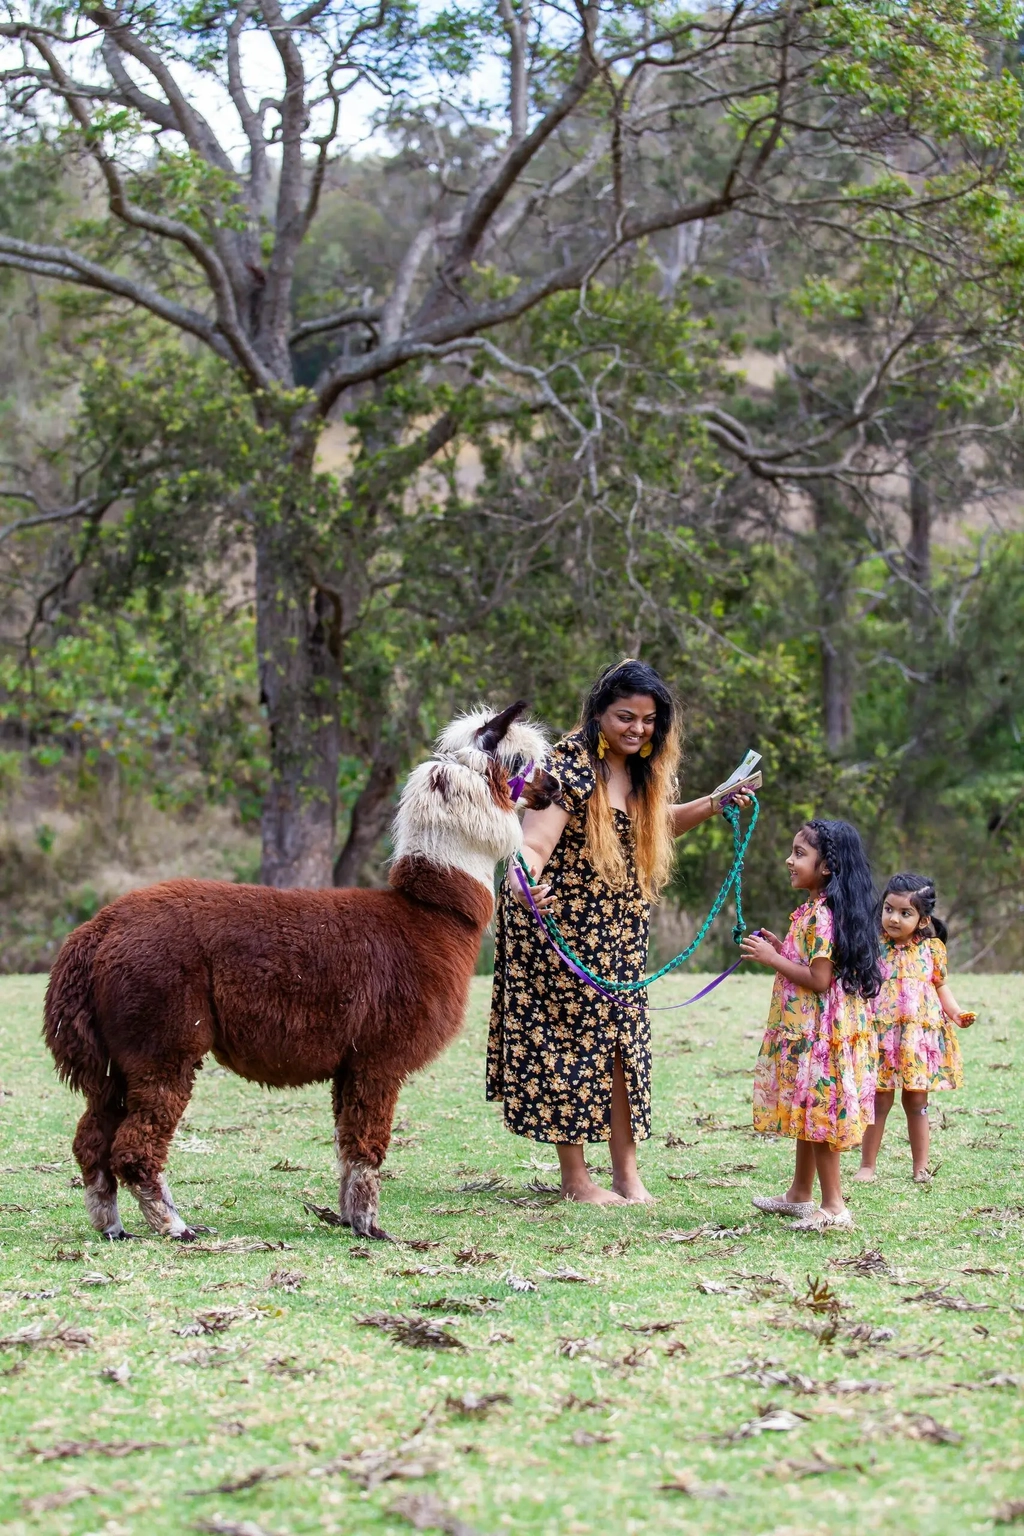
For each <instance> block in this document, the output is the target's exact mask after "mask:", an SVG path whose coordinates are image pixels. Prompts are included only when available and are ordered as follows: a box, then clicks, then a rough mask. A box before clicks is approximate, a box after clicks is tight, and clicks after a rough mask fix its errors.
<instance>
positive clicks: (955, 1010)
mask: <svg viewBox="0 0 1024 1536" xmlns="http://www.w3.org/2000/svg"><path fill="white" fill-rule="evenodd" d="M935 990H936V992H937V993H938V994H939V1002H940V1003H941V1004H942V1011H943V1013H944V1014H945V1015H946V1018H947V1019H952V1021H953V1023H954V1024H959V1023H960V1015H961V1013H962V1012H963V1009H962V1008H961V1007H960V1004H959V1003H958V1002H957V1000H956V998H955V997H954V996H953V994H952V992H951V991H950V990H949V987H948V985H947V984H946V982H943V983H942V986H941V987H936V989H935Z"/></svg>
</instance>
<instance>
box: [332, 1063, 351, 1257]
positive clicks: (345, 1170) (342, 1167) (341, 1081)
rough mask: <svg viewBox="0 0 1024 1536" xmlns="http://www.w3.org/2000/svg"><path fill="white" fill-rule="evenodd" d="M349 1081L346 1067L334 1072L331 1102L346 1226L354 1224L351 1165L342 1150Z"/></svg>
mask: <svg viewBox="0 0 1024 1536" xmlns="http://www.w3.org/2000/svg"><path fill="white" fill-rule="evenodd" d="M347 1082H348V1073H347V1071H346V1070H345V1068H344V1067H339V1068H338V1070H337V1072H335V1074H334V1079H333V1081H332V1083H331V1102H332V1104H333V1107H334V1155H335V1157H336V1158H337V1161H338V1215H339V1216H340V1217H341V1219H342V1221H343V1222H344V1224H345V1226H346V1227H350V1226H351V1225H352V1218H351V1216H350V1214H349V1202H348V1186H349V1178H350V1173H351V1170H350V1167H349V1163H348V1160H347V1158H346V1157H345V1154H344V1152H343V1150H342V1139H341V1122H342V1114H343V1111H344V1105H345V1084H346V1083H347Z"/></svg>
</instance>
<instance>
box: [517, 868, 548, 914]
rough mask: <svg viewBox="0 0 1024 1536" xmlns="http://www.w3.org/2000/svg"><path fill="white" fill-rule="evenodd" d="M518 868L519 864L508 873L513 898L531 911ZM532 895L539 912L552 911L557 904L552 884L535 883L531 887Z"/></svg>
mask: <svg viewBox="0 0 1024 1536" xmlns="http://www.w3.org/2000/svg"><path fill="white" fill-rule="evenodd" d="M517 869H518V865H517V866H515V867H513V868H512V869H510V870H509V875H508V878H509V882H510V884H511V887H512V899H513V901H518V903H519V905H520V906H521V907H524V908H525V909H526V911H527V912H529V911H531V910H532V909H531V907H530V903H529V900H528V898H527V895H526V892H525V891H524V890H523V887H522V883H521V881H520V880H519V876H518V874H517V873H516V870H517ZM530 895H531V896H532V897H533V900H534V904H535V906H536V908H537V911H538V912H550V911H551V909H552V908H553V907H554V905H555V898H554V897H553V896H552V894H551V887H550V885H535V886H533V887H531V890H530Z"/></svg>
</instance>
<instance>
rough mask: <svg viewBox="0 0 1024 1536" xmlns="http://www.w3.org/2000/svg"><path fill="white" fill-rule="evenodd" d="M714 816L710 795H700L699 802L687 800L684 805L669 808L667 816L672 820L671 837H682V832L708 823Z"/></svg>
mask: <svg viewBox="0 0 1024 1536" xmlns="http://www.w3.org/2000/svg"><path fill="white" fill-rule="evenodd" d="M714 814H715V808H714V805H713V803H712V800H711V796H710V795H701V797H700V799H699V800H687V802H686V804H685V805H673V806H671V807H670V809H669V815H670V816H671V818H672V836H673V837H682V835H683V833H684V832H689V831H691V830H692V829H693V828H694V827H699V826H700V824H701V822H703V821H710V820H711V818H712V816H713V815H714Z"/></svg>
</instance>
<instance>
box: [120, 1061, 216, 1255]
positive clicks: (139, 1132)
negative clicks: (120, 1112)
mask: <svg viewBox="0 0 1024 1536" xmlns="http://www.w3.org/2000/svg"><path fill="white" fill-rule="evenodd" d="M165 1071H166V1076H165V1077H164V1078H163V1080H162V1081H161V1080H160V1069H159V1068H155V1069H151V1070H150V1072H149V1074H147V1076H146V1078H145V1079H144V1080H143V1081H141V1082H140V1081H136V1082H132V1081H131V1080H130V1079H129V1083H128V1095H127V1098H128V1113H127V1114H126V1115H125V1117H124V1120H123V1121H122V1123H121V1126H120V1128H119V1129H118V1132H117V1135H116V1136H115V1138H114V1149H113V1154H112V1157H111V1165H112V1167H113V1170H114V1173H115V1174H116V1175H117V1177H118V1178H119V1179H120V1181H121V1183H122V1184H126V1185H127V1186H128V1188H129V1189H130V1190H131V1192H132V1194H133V1195H134V1196H135V1198H136V1200H137V1201H138V1202H139V1207H140V1209H141V1211H142V1214H143V1216H144V1217H145V1218H146V1221H147V1222H148V1224H149V1226H150V1228H151V1229H152V1230H153V1231H154V1232H158V1233H160V1235H161V1236H164V1237H176V1238H178V1239H179V1241H181V1242H183V1243H190V1242H192V1241H193V1239H194V1238H195V1236H196V1234H195V1231H194V1229H193V1228H192V1227H190V1226H188V1224H187V1223H186V1222H185V1221H184V1220H183V1219H182V1217H181V1216H180V1214H179V1212H178V1208H177V1206H176V1205H175V1203H174V1200H173V1197H172V1195H171V1191H170V1186H169V1185H168V1183H167V1180H166V1178H165V1177H164V1167H165V1165H166V1163H167V1149H168V1148H169V1146H170V1144H171V1138H172V1137H173V1135H174V1132H175V1130H176V1129H177V1125H178V1121H179V1120H180V1119H181V1117H182V1115H183V1114H184V1113H185V1109H186V1106H187V1105H188V1101H189V1098H190V1097H191V1094H192V1080H193V1077H194V1076H195V1063H194V1062H193V1061H190V1062H189V1063H188V1065H187V1066H185V1067H182V1066H179V1065H174V1066H172V1067H168V1068H166V1069H165Z"/></svg>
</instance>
